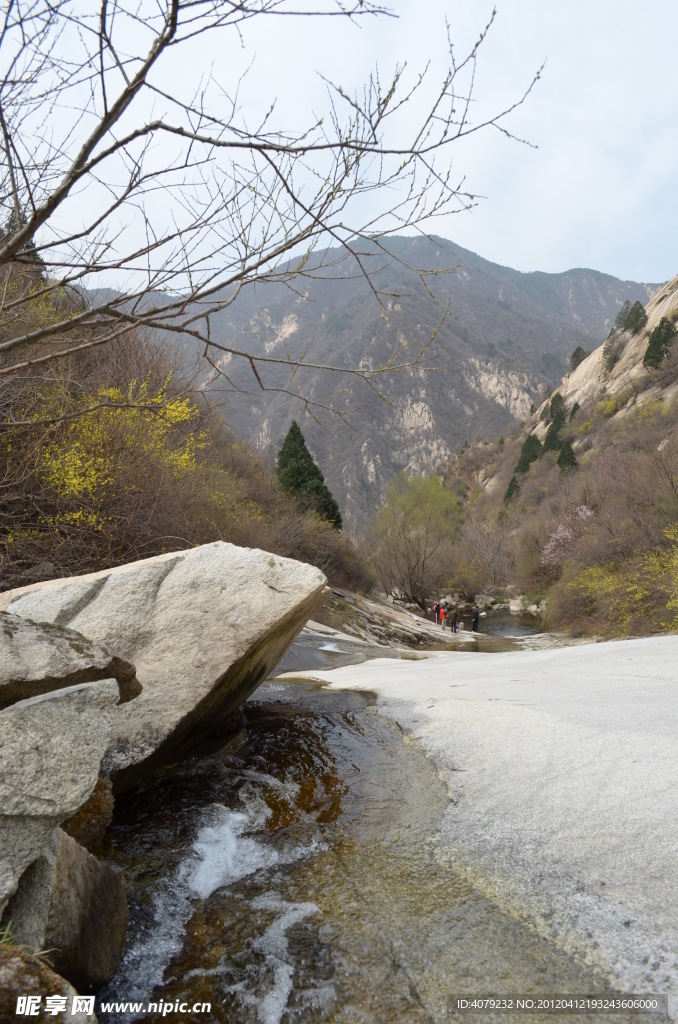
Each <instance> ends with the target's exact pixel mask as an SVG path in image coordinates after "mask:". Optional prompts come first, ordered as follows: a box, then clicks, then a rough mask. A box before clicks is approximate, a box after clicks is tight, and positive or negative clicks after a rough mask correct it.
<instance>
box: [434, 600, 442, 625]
mask: <svg viewBox="0 0 678 1024" xmlns="http://www.w3.org/2000/svg"><path fill="white" fill-rule="evenodd" d="M439 615H440V603H439V602H438V601H436V603H435V604H434V605H433V618H434V619H435V624H436V626H437V625H438V616H439Z"/></svg>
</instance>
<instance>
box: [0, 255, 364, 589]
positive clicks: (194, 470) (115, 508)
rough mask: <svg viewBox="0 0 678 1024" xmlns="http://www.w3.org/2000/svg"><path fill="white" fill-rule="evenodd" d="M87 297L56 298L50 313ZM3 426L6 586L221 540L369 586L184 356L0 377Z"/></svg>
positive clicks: (131, 344)
mask: <svg viewBox="0 0 678 1024" xmlns="http://www.w3.org/2000/svg"><path fill="white" fill-rule="evenodd" d="M20 272H21V273H22V274H23V275H24V277H25V274H26V271H25V269H22V270H21V271H20ZM9 273H10V274H11V270H10V271H9ZM33 273H34V275H35V277H36V288H37V287H38V286H39V274H40V271H39V268H38V269H36V270H35V271H34V272H33ZM10 283H11V282H10ZM77 301H78V300H77V296H75V295H66V294H59V293H58V292H55V293H52V294H51V295H49V296H45V298H44V300H43V301H42V303H41V308H40V313H39V315H40V317H41V318H42V319H43V320H44V322H49V319H50V317H55V316H56V315H57V312H58V313H59V315H60V316H63V315H64V311H66V312H68V309H69V304H70V306H72V308H73V309H75V308H76V306H77ZM36 315H37V314H36ZM0 422H1V423H2V427H1V428H0V523H1V527H0V588H1V589H8V588H10V587H13V586H18V585H21V584H23V583H27V582H32V581H33V580H40V579H44V578H49V577H52V576H68V575H72V574H76V573H84V572H90V571H94V570H99V569H103V568H106V567H109V566H112V565H117V564H120V563H124V562H130V561H134V560H136V559H140V558H145V557H149V556H152V555H156V554H159V553H161V552H164V551H170V550H178V549H183V548H187V547H190V546H192V545H195V544H201V543H207V542H210V541H214V540H225V541H230V542H232V543H235V544H241V545H245V546H252V547H259V548H263V549H264V550H268V551H272V552H276V553H278V554H281V555H286V556H289V557H294V558H297V559H300V560H301V561H307V562H310V563H313V564H315V565H317V566H319V567H320V568H321V569H322V570H323V571H324V572H325V573H326V574H327V575H328V576H329V578H330V579H331V580H333V581H335V582H337V583H338V584H343V585H345V586H354V587H360V586H362V585H363V584H364V582H365V579H366V577H365V572H364V569H363V568H362V567H361V565H360V561H359V559H358V556H357V554H356V551H355V549H354V547H353V545H352V544H351V542H350V541H349V540H348V539H347V538H345V537H344V536H342V534H341V533H339V532H338V531H337V530H336V529H334V528H333V526H332V524H331V523H330V522H328V521H327V519H326V518H322V517H321V516H319V515H318V514H316V513H315V511H314V510H313V508H311V507H310V504H309V503H308V502H307V503H306V505H305V507H301V506H300V504H299V503H298V502H297V501H295V499H294V497H293V496H291V495H289V494H288V493H286V491H285V490H284V489H283V488H281V487H280V486H279V484H278V481H277V479H276V475H275V471H274V466H273V459H272V458H271V457H269V458H267V457H266V456H265V455H261V454H258V453H257V452H255V451H254V450H253V449H252V448H251V447H250V446H248V445H247V444H243V443H242V442H240V441H239V440H237V439H236V438H235V437H234V436H233V435H232V434H231V433H230V432H229V431H228V430H227V429H226V428H225V426H224V425H223V423H222V419H221V415H220V413H219V410H218V409H215V408H211V407H210V405H209V404H207V403H206V402H205V400H204V398H203V397H202V396H201V394H200V392H199V391H197V390H196V389H195V388H194V387H193V386H192V382H191V380H190V379H188V378H187V376H186V373H185V371H184V370H183V369H182V366H181V363H180V360H179V358H178V357H177V355H176V353H174V354H173V353H171V352H168V351H167V350H162V351H161V350H160V349H159V348H158V346H157V345H156V344H152V343H151V342H150V341H149V340H147V339H144V338H143V337H142V336H141V335H140V334H136V335H131V336H128V337H126V338H125V339H124V340H117V341H114V342H112V343H110V344H108V345H107V346H105V347H103V348H92V349H91V350H89V351H82V352H80V353H78V354H77V355H72V356H70V357H65V358H63V359H61V360H59V361H58V362H56V363H52V364H51V365H50V367H49V369H48V370H45V369H42V368H36V369H34V370H26V371H24V372H23V373H22V374H14V375H12V376H8V377H4V378H0Z"/></svg>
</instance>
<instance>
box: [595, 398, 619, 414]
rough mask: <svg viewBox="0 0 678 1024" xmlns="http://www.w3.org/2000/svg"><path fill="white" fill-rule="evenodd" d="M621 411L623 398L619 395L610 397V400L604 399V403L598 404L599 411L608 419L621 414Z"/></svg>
mask: <svg viewBox="0 0 678 1024" xmlns="http://www.w3.org/2000/svg"><path fill="white" fill-rule="evenodd" d="M620 409H621V398H620V397H619V395H610V396H609V398H604V399H603V400H602V402H599V403H598V411H599V412H600V413H602V415H603V416H605V417H606V418H608V419H609V417H610V416H614V414H615V413H616V412H619V410H620Z"/></svg>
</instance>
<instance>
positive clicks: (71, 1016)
mask: <svg viewBox="0 0 678 1024" xmlns="http://www.w3.org/2000/svg"><path fill="white" fill-rule="evenodd" d="M25 996H39V997H40V1012H39V1014H38V1015H37V1016H17V1013H16V1011H17V1001H18V1000H19V999H20V998H23V997H25ZM77 996H78V993H77V992H76V991H75V989H74V988H73V986H72V985H69V983H68V982H67V981H66V980H65V978H62V977H60V976H59V975H58V974H55V972H54V971H53V970H52V969H51V968H50V967H49V965H48V964H47V963H45V961H44V959H41V958H38V957H35V956H32V955H31V954H30V953H27V952H25V951H24V950H22V949H17V948H16V947H15V946H8V945H4V944H3V945H0V1021H19V1020H27V1021H36V1022H39V1024H43V1022H44V1021H54V1022H55V1024H97V1018H96V1015H95V1014H94V1013H87V1012H84V1011H76V1012H73V1008H74V1002H73V1000H74V999H77ZM53 997H57V999H58V997H61V1004H56V1005H57V1006H58V1005H63V998H64V997H65V999H66V1006H65V1007H64V1008H63V1009H57V1010H56V1012H55V1013H52V1012H51V1011H49V1012H48V1011H47V1009H46V1002H45V1000H46V999H47V998H53ZM53 1005H54V1004H53Z"/></svg>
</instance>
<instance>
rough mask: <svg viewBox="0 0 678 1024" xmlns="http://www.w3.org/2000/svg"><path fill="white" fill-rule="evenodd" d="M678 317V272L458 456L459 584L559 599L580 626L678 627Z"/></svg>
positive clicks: (567, 622)
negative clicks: (532, 404) (513, 426)
mask: <svg viewBox="0 0 678 1024" xmlns="http://www.w3.org/2000/svg"><path fill="white" fill-rule="evenodd" d="M676 321H678V278H675V279H674V280H673V281H672V282H670V283H669V284H668V285H667V286H665V287H664V288H663V289H662V290H661V291H660V292H659V293H658V294H657V295H656V296H655V298H654V299H652V300H651V301H650V302H649V304H648V306H647V309H644V308H643V307H642V305H640V304H639V303H636V304H631V303H629V304H627V305H626V306H624V307H622V309H621V310H620V314H619V316H618V318H617V322H616V324H615V326H614V327H613V329H612V330H611V332H610V334H609V336H608V338H607V340H606V341H605V343H604V344H603V345H601V346H599V348H597V349H596V350H595V351H594V352H592V353H591V354H590V355H588V356H584V358H583V359H581V361H578V360H575V364H576V365H575V368H574V369H573V370H572V372H571V373H570V374H568V376H567V377H566V378H565V380H564V381H563V384H562V385H561V387H560V388H558V389H557V391H556V392H554V394H553V395H552V396H551V397H550V398H549V399H548V400H547V401H546V402H545V403H544V404H543V405H542V406H541V407H540V409H538V410H536V412H535V414H534V416H533V417H532V418H531V420H530V421H529V422H528V423H527V424H526V425H525V427H524V429H523V430H522V431H520V432H518V433H516V434H514V435H513V436H512V437H509V438H506V439H499V440H498V441H496V442H494V443H492V444H481V445H476V446H474V447H472V448H470V449H468V450H467V451H465V452H462V453H461V454H460V455H459V456H457V457H455V458H454V459H452V460H451V461H450V463H449V465H448V469H447V472H446V482H447V485H448V487H450V488H451V489H453V490H455V491H456V492H457V493H459V494H461V495H462V496H463V502H464V509H465V522H464V526H463V528H462V539H461V541H460V545H459V558H458V565H457V566H456V567H455V569H454V574H455V582H457V583H458V584H459V585H462V586H465V587H466V588H467V589H469V590H470V591H471V592H474V590H477V589H481V588H485V587H488V586H489V587H494V588H495V589H501V588H504V587H506V586H510V585H513V586H514V587H515V588H516V589H518V590H520V591H521V592H523V593H528V594H530V595H531V596H532V597H533V599H536V598H539V597H546V599H547V607H548V612H547V615H548V624H549V625H550V626H551V627H553V628H561V627H568V628H569V629H571V630H573V631H574V632H576V633H580V634H589V633H602V634H605V635H614V636H624V635H633V634H647V633H655V632H661V631H665V630H673V629H675V628H676V626H678V431H677V429H676V428H677V426H678V342H676V336H677V334H678V332H676V330H675V328H674V325H675V323H676ZM611 353H613V354H611ZM648 354H649V356H648Z"/></svg>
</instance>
